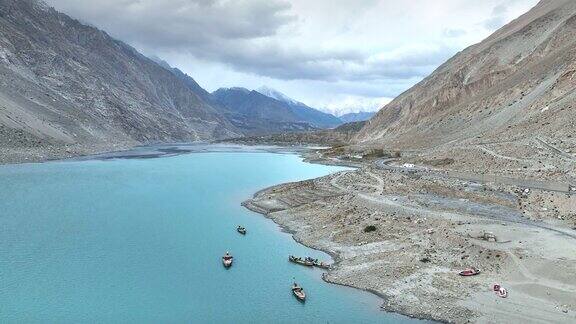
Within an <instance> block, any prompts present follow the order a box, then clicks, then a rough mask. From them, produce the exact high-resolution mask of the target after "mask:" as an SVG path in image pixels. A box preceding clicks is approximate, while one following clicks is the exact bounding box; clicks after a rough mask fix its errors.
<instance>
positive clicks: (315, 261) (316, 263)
mask: <svg viewBox="0 0 576 324" xmlns="http://www.w3.org/2000/svg"><path fill="white" fill-rule="evenodd" d="M304 261H308V262H312V265H314V266H315V267H318V268H322V269H330V265H329V264H328V263H324V262H323V261H319V260H318V259H313V258H311V257H306V258H305V259H304Z"/></svg>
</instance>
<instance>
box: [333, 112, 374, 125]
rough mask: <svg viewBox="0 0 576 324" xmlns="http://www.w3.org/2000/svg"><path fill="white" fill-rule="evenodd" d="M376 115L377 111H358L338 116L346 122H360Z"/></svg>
mask: <svg viewBox="0 0 576 324" xmlns="http://www.w3.org/2000/svg"><path fill="white" fill-rule="evenodd" d="M374 115H376V112H372V111H360V112H357V113H348V114H344V115H342V116H340V117H338V118H340V120H341V121H343V122H344V123H352V122H359V121H365V120H368V119H370V118H372V117H374Z"/></svg>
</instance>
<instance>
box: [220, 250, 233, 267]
mask: <svg viewBox="0 0 576 324" xmlns="http://www.w3.org/2000/svg"><path fill="white" fill-rule="evenodd" d="M232 261H234V257H233V256H231V255H230V253H228V252H226V254H224V256H223V257H222V264H223V265H224V267H225V268H230V267H231V266H232Z"/></svg>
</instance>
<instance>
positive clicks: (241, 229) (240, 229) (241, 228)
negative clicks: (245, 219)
mask: <svg viewBox="0 0 576 324" xmlns="http://www.w3.org/2000/svg"><path fill="white" fill-rule="evenodd" d="M236 231H238V233H240V234H242V235H246V228H245V227H242V226H238V227H237V228H236Z"/></svg>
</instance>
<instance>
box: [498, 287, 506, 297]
mask: <svg viewBox="0 0 576 324" xmlns="http://www.w3.org/2000/svg"><path fill="white" fill-rule="evenodd" d="M496 295H498V297H502V298H506V297H508V290H506V288H502V287H500V289H498V291H497V292H496Z"/></svg>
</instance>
